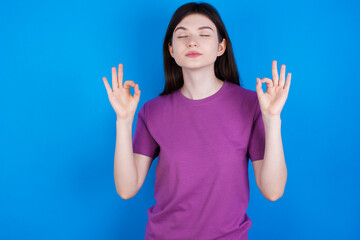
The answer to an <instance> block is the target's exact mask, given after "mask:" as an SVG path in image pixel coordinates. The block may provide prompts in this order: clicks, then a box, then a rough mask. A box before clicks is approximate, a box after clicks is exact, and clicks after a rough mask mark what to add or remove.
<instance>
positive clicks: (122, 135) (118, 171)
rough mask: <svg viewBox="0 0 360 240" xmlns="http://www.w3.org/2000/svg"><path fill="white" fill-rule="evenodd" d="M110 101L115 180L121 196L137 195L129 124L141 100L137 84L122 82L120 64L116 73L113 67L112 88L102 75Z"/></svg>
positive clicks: (136, 178)
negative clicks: (112, 111) (132, 89)
mask: <svg viewBox="0 0 360 240" xmlns="http://www.w3.org/2000/svg"><path fill="white" fill-rule="evenodd" d="M103 81H104V84H105V88H106V91H107V93H108V97H109V101H110V103H111V105H112V107H113V108H114V110H115V112H116V116H117V121H116V146H115V156H114V180H115V186H116V191H117V193H118V194H119V195H120V196H121V197H122V198H123V199H128V198H129V197H131V196H133V195H134V194H136V192H137V191H138V176H137V167H136V163H135V160H134V153H133V149H132V123H133V119H134V115H135V112H136V108H137V105H138V103H139V100H140V93H141V91H140V89H139V86H138V84H135V82H133V81H131V80H127V81H125V82H124V84H123V64H119V73H118V75H117V74H116V68H115V67H113V68H112V87H113V89H111V87H110V85H109V83H108V81H107V79H106V78H105V77H103ZM130 87H133V88H134V91H135V93H134V95H131V94H130Z"/></svg>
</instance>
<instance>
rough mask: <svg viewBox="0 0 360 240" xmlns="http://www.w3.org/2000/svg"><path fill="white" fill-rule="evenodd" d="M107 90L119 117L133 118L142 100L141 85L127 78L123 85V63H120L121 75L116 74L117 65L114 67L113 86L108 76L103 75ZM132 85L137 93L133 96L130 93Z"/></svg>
mask: <svg viewBox="0 0 360 240" xmlns="http://www.w3.org/2000/svg"><path fill="white" fill-rule="evenodd" d="M103 81H104V84H105V88H106V91H107V93H108V97H109V100H110V103H111V106H112V107H113V108H114V110H115V113H116V116H117V118H118V119H131V118H133V117H134V115H135V112H136V108H137V105H138V103H139V100H140V93H141V91H140V89H139V85H138V84H135V83H134V82H133V81H131V80H127V81H125V83H124V86H123V64H121V63H120V64H119V75H118V76H117V75H116V67H113V68H112V87H113V90H111V87H110V85H109V82H108V81H107V79H106V77H103ZM130 86H131V87H133V88H134V90H135V93H134V95H133V96H132V95H131V93H130Z"/></svg>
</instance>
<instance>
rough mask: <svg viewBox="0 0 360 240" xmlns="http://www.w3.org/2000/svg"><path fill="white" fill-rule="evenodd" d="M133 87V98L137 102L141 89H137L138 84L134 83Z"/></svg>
mask: <svg viewBox="0 0 360 240" xmlns="http://www.w3.org/2000/svg"><path fill="white" fill-rule="evenodd" d="M134 89H135V93H134V98H135V99H136V101H138V102H139V100H140V93H141V91H140V89H139V85H138V84H136V85H135V88H134Z"/></svg>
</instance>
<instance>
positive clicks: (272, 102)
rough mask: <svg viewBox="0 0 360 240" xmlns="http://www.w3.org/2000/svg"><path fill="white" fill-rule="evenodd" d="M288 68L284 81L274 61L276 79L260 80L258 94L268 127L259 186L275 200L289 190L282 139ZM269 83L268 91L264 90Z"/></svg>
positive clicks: (259, 167) (257, 171)
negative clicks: (282, 115)
mask: <svg viewBox="0 0 360 240" xmlns="http://www.w3.org/2000/svg"><path fill="white" fill-rule="evenodd" d="M285 68H286V66H285V65H282V66H281V70H280V79H279V75H278V71H277V62H276V61H275V60H274V61H273V62H272V76H273V80H271V79H269V78H262V79H260V78H257V79H256V80H257V84H256V93H257V96H258V100H259V104H260V109H261V113H262V118H263V122H264V128H265V155H264V159H262V160H258V161H254V162H253V166H254V171H255V178H256V183H257V185H258V186H259V188H260V190H261V192H262V194H263V195H264V196H265V197H266V198H267V199H269V200H271V201H276V200H277V199H279V198H280V197H281V196H282V195H283V193H284V190H285V184H286V180H287V168H286V163H285V156H284V150H283V145H282V140H281V119H280V113H281V110H282V109H283V107H284V105H285V102H286V99H287V97H288V93H289V89H290V83H291V73H288V74H287V79H286V83H285ZM264 82H265V83H266V87H267V91H266V92H265V93H264V91H263V90H262V88H261V85H262V83H264Z"/></svg>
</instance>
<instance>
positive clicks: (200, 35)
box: [178, 35, 210, 38]
mask: <svg viewBox="0 0 360 240" xmlns="http://www.w3.org/2000/svg"><path fill="white" fill-rule="evenodd" d="M200 36H202V37H210V35H200ZM184 37H187V36H180V37H178V38H184Z"/></svg>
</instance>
